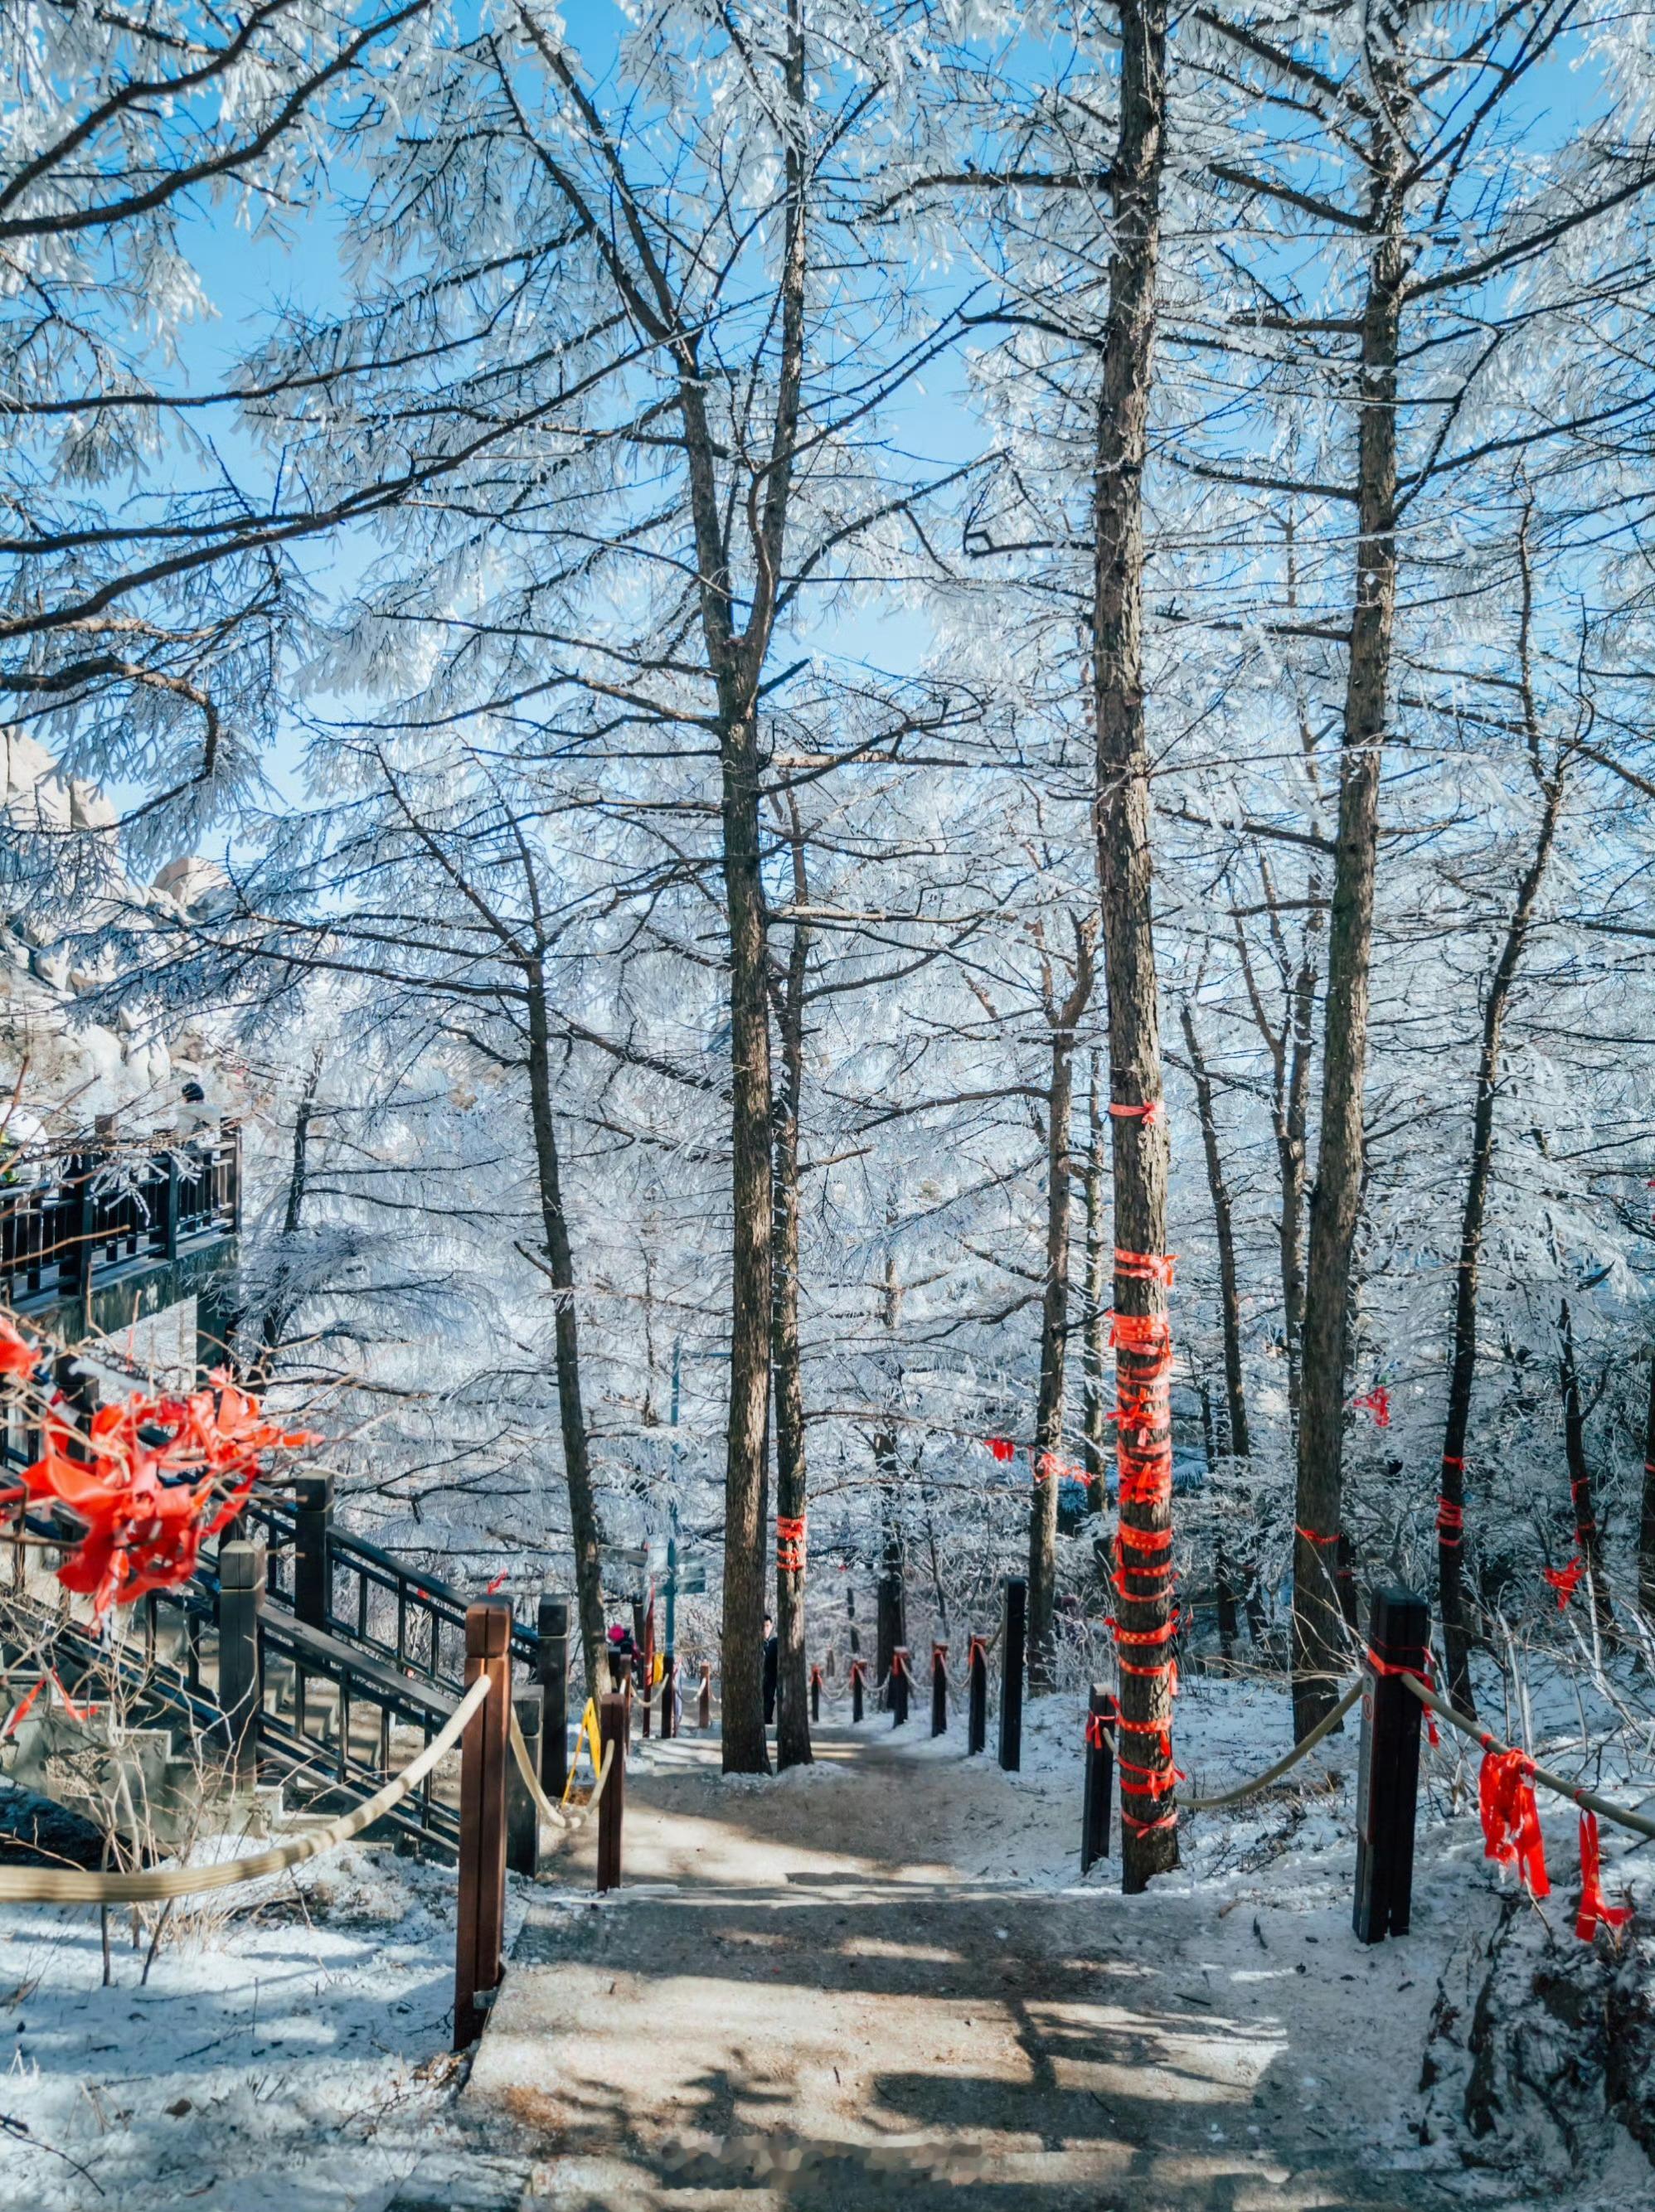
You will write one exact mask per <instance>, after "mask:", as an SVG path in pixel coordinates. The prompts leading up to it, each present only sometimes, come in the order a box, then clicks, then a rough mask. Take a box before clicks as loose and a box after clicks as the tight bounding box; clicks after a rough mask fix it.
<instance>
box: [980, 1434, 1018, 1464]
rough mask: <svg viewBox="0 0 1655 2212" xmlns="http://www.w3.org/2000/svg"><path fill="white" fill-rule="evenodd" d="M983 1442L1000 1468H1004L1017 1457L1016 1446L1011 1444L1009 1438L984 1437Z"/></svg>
mask: <svg viewBox="0 0 1655 2212" xmlns="http://www.w3.org/2000/svg"><path fill="white" fill-rule="evenodd" d="M983 1442H984V1443H986V1444H987V1445H988V1447H989V1452H990V1454H991V1455H992V1456H993V1457H994V1458H995V1459H997V1460H998V1461H999V1462H1000V1464H1001V1467H1004V1466H1006V1465H1007V1462H1010V1461H1012V1460H1014V1459H1015V1458H1016V1457H1017V1446H1016V1445H1015V1444H1014V1443H1013V1442H1012V1440H1011V1438H1010V1437H984V1438H983Z"/></svg>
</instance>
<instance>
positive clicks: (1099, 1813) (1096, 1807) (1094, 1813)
mask: <svg viewBox="0 0 1655 2212" xmlns="http://www.w3.org/2000/svg"><path fill="white" fill-rule="evenodd" d="M1119 1718H1120V1709H1119V1707H1118V1706H1117V1705H1116V1703H1115V1700H1114V1699H1113V1698H1112V1697H1111V1696H1110V1693H1109V1692H1108V1691H1107V1690H1106V1689H1105V1688H1104V1686H1103V1684H1102V1683H1101V1682H1094V1683H1093V1684H1092V1691H1091V1694H1090V1696H1089V1697H1088V1698H1087V1699H1086V1795H1085V1798H1084V1802H1083V1803H1082V1805H1081V1808H1080V1871H1081V1873H1082V1874H1085V1873H1086V1872H1087V1870H1088V1869H1090V1867H1091V1866H1092V1863H1093V1861H1094V1860H1097V1859H1106V1858H1107V1857H1109V1814H1110V1801H1111V1799H1112V1798H1113V1796H1114V1795H1115V1730H1116V1725H1117V1722H1118V1720H1119Z"/></svg>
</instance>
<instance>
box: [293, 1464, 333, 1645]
mask: <svg viewBox="0 0 1655 2212" xmlns="http://www.w3.org/2000/svg"><path fill="white" fill-rule="evenodd" d="M293 1528H294V1545H293V1610H294V1611H295V1613H297V1614H298V1616H299V1618H300V1620H302V1621H303V1622H304V1624H305V1626H306V1627H307V1628H326V1626H328V1623H329V1621H330V1620H331V1619H332V1613H333V1477H332V1475H331V1474H304V1475H301V1476H300V1478H299V1480H298V1481H297V1482H296V1483H295V1485H294V1513H293Z"/></svg>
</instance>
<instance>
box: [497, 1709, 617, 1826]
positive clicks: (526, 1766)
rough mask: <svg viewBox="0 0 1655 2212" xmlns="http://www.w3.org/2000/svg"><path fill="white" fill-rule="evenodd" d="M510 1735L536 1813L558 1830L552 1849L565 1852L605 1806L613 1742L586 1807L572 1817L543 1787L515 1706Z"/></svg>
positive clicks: (520, 1771) (524, 1784)
mask: <svg viewBox="0 0 1655 2212" xmlns="http://www.w3.org/2000/svg"><path fill="white" fill-rule="evenodd" d="M509 1735H510V1740H511V1747H512V1756H513V1758H514V1759H515V1760H516V1761H517V1772H518V1776H519V1778H520V1780H521V1782H522V1784H523V1787H524V1788H525V1789H526V1790H527V1791H528V1793H529V1796H530V1798H531V1799H532V1802H533V1805H534V1809H535V1812H536V1813H537V1814H538V1816H539V1817H540V1819H541V1820H544V1821H545V1824H546V1826H548V1827H549V1828H556V1829H557V1830H558V1832H559V1835H558V1840H557V1843H556V1844H553V1845H552V1849H553V1850H562V1849H563V1845H564V1844H567V1843H569V1841H571V1840H572V1838H575V1836H577V1835H579V1833H580V1832H581V1829H582V1828H584V1827H585V1826H586V1824H587V1821H588V1820H590V1819H591V1818H592V1816H593V1814H594V1813H595V1812H596V1811H597V1809H598V1808H599V1805H600V1804H601V1803H602V1802H603V1795H604V1791H605V1789H606V1788H607V1787H608V1784H609V1778H610V1775H611V1772H612V1771H613V1769H614V1765H615V1743H614V1740H613V1739H612V1738H611V1741H609V1742H608V1743H606V1744H605V1746H604V1756H603V1764H602V1765H601V1766H600V1767H599V1769H598V1779H597V1781H596V1783H595V1784H594V1785H593V1791H592V1795H591V1796H589V1797H588V1798H587V1801H586V1802H585V1803H584V1804H583V1805H581V1806H579V1807H578V1808H576V1809H575V1811H574V1812H573V1813H571V1812H569V1809H568V1808H567V1807H566V1806H563V1805H559V1804H556V1803H554V1802H553V1801H552V1800H551V1798H550V1797H548V1796H547V1795H546V1793H545V1790H543V1789H542V1788H541V1787H540V1778H539V1776H538V1774H537V1773H536V1772H535V1771H534V1760H533V1759H532V1756H531V1755H530V1753H529V1747H528V1745H527V1744H526V1742H525V1741H524V1740H523V1729H522V1723H520V1721H519V1719H518V1717H517V1711H516V1708H515V1707H513V1708H512V1714H511V1721H510V1725H509Z"/></svg>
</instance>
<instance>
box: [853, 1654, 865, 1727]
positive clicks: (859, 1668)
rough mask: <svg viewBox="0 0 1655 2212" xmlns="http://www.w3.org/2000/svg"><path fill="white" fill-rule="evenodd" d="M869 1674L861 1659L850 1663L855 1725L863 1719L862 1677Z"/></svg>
mask: <svg viewBox="0 0 1655 2212" xmlns="http://www.w3.org/2000/svg"><path fill="white" fill-rule="evenodd" d="M866 1673H867V1668H865V1667H864V1666H863V1664H862V1662H861V1660H860V1659H853V1660H852V1661H851V1662H850V1717H851V1721H852V1723H855V1722H857V1721H860V1720H861V1717H862V1677H863V1675H864V1674H866Z"/></svg>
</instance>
